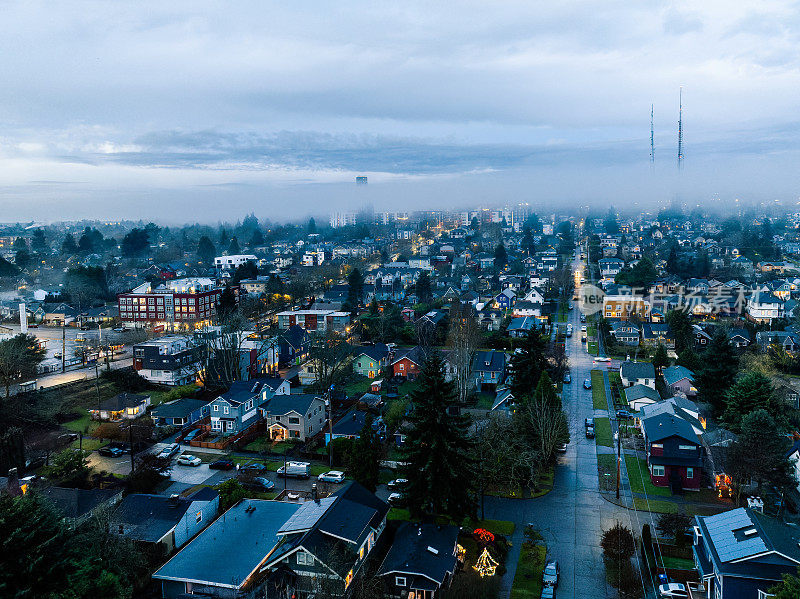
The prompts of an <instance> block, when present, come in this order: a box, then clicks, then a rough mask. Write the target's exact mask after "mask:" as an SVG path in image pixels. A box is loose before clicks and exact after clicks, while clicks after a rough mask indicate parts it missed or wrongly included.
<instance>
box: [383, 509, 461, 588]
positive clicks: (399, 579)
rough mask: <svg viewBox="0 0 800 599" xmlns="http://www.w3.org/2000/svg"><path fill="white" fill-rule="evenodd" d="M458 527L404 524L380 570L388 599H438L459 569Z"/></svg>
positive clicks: (397, 533)
mask: <svg viewBox="0 0 800 599" xmlns="http://www.w3.org/2000/svg"><path fill="white" fill-rule="evenodd" d="M458 533H459V529H458V527H457V526H439V525H436V524H432V523H424V524H418V523H414V522H403V523H402V524H401V525H400V527H399V528H398V529H397V532H396V533H395V535H394V541H393V543H392V546H391V548H390V549H389V553H387V554H386V557H385V558H384V560H383V564H381V567H380V569H379V570H378V573H377V575H378V577H380V578H382V579H383V581H384V585H385V588H386V590H387V594H388V596H389V597H394V598H397V599H406V598H408V597H418V598H420V599H435V598H436V597H438V596H439V591H440V590H446V589H447V588H448V587H449V586H450V582H451V581H452V579H453V575H454V574H455V573H456V570H457V569H458V567H459V565H460V564H459V560H458Z"/></svg>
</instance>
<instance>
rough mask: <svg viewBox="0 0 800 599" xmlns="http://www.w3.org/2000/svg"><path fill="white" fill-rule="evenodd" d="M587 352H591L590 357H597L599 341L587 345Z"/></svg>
mask: <svg viewBox="0 0 800 599" xmlns="http://www.w3.org/2000/svg"><path fill="white" fill-rule="evenodd" d="M586 351H587V352H589V354H590V355H592V356H596V355H597V351H598V350H597V341H589V342H588V343H587V344H586Z"/></svg>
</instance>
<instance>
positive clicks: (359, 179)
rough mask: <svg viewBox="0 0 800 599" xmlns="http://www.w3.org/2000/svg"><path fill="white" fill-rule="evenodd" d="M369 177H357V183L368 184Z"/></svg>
mask: <svg viewBox="0 0 800 599" xmlns="http://www.w3.org/2000/svg"><path fill="white" fill-rule="evenodd" d="M366 184H367V178H366V177H356V185H366Z"/></svg>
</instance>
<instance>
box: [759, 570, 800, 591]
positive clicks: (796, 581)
mask: <svg viewBox="0 0 800 599" xmlns="http://www.w3.org/2000/svg"><path fill="white" fill-rule="evenodd" d="M767 592H768V593H770V596H771V597H774V599H797V598H798V597H800V568H798V569H797V575H794V574H784V575H783V580H782V581H781V582H780V583H779V584H777V585H775V586H774V587H772V588H771V589H769V591H767Z"/></svg>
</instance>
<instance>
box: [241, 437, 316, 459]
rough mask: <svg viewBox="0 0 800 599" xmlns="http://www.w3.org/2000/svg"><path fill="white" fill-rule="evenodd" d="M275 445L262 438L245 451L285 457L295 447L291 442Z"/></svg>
mask: <svg viewBox="0 0 800 599" xmlns="http://www.w3.org/2000/svg"><path fill="white" fill-rule="evenodd" d="M273 443H274V442H273V441H272V440H271V439H268V438H266V437H260V438H258V439H255V440H253V441H250V443H248V444H247V445H245V446H244V449H245V450H246V451H257V452H259V453H260V452H262V451H270V452H272V453H276V454H278V455H283V454H285V453H286V452H287V451H289V450H290V449H291V448H292V447H294V446H295V444H294V443H291V442H289V441H278V442H277V443H275V444H274V445H273ZM326 455H327V452H326Z"/></svg>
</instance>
